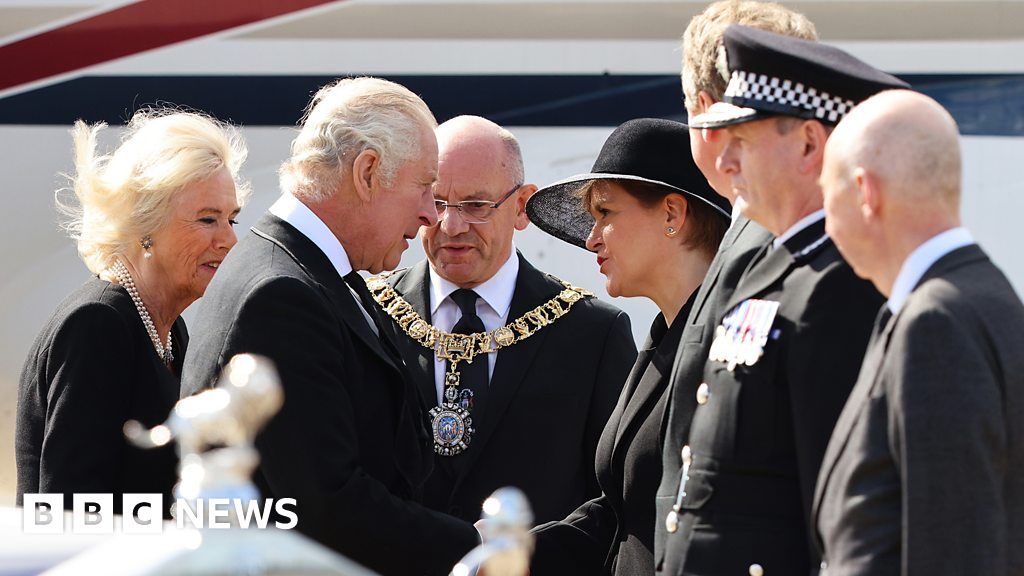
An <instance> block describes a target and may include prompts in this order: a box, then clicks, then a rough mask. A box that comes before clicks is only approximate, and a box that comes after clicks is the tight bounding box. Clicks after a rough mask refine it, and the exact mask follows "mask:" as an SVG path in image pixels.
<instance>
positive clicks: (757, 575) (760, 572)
mask: <svg viewBox="0 0 1024 576" xmlns="http://www.w3.org/2000/svg"><path fill="white" fill-rule="evenodd" d="M747 572H748V573H749V574H750V576H764V568H761V565H760V564H751V565H750V570H748V571H747Z"/></svg>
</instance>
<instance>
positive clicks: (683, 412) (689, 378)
mask: <svg viewBox="0 0 1024 576" xmlns="http://www.w3.org/2000/svg"><path fill="white" fill-rule="evenodd" d="M771 239H772V235H771V232H768V231H767V230H765V229H764V228H763V227H761V225H760V224H758V223H756V222H754V221H752V220H749V219H748V218H746V217H744V216H738V217H737V218H736V221H735V222H733V223H732V225H731V226H730V227H729V231H728V232H726V234H725V237H724V238H722V244H721V246H720V247H719V249H718V254H716V255H715V258H714V259H713V260H712V261H711V265H710V267H708V273H707V276H705V277H704V282H703V283H702V284H701V286H700V288H699V289H698V291H697V296H696V298H695V300H694V304H693V306H692V307H691V309H690V314H689V316H688V317H686V318H685V320H686V323H685V327H684V328H683V334H682V337H681V338H680V341H679V344H678V351H677V353H676V356H675V363H674V364H673V367H672V377H671V379H670V381H669V388H668V392H667V395H668V406H667V408H666V422H665V434H664V436H665V446H664V450H663V453H662V477H661V483H660V485H659V487H658V493H657V494H658V495H657V501H656V519H655V523H654V557H655V567H656V568H658V569H659V570H660V569H661V568H662V565H663V563H664V560H665V554H666V548H668V553H669V554H671V553H672V548H673V547H674V546H675V545H677V544H678V541H679V539H678V538H675V537H673V538H669V534H668V532H667V531H666V529H665V518H666V516H667V515H668V513H669V511H670V510H671V509H672V504H673V502H674V500H675V497H676V491H677V490H678V489H679V474H680V472H681V467H682V459H681V458H680V455H679V453H680V449H681V448H682V446H683V445H685V444H686V443H687V440H688V438H689V434H690V421H691V419H692V418H693V411H694V410H695V409H696V408H697V399H696V393H697V387H698V386H699V385H700V383H701V375H702V374H703V372H704V364H705V363H706V362H707V359H708V350H709V349H710V348H711V340H712V338H714V334H715V327H716V326H717V325H718V321H719V320H721V318H722V316H723V315H724V314H725V310H723V308H724V307H725V305H726V303H727V302H726V301H727V300H729V298H730V297H731V296H732V293H733V290H734V289H735V288H736V285H737V284H738V283H739V281H740V276H742V275H743V271H744V270H746V268H747V265H749V264H750V261H751V259H753V257H754V255H756V254H757V252H758V251H759V250H761V248H762V247H763V246H764V245H765V243H767V242H769V241H771Z"/></svg>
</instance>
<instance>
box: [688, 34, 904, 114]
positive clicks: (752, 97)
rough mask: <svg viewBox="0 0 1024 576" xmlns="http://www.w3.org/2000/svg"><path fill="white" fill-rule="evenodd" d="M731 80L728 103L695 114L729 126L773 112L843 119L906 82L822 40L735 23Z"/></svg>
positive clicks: (729, 53)
mask: <svg viewBox="0 0 1024 576" xmlns="http://www.w3.org/2000/svg"><path fill="white" fill-rule="evenodd" d="M723 44H724V45H725V52H726V57H727V58H728V62H729V74H730V76H729V85H728V86H727V87H726V89H725V94H724V95H723V97H722V100H723V101H722V102H716V103H715V104H713V105H712V106H711V107H710V108H708V110H707V111H706V112H704V113H703V114H699V115H697V116H695V117H693V118H691V119H690V126H692V127H694V128H723V127H725V126H731V125H733V124H739V123H741V122H750V121H752V120H759V119H761V118H766V117H769V116H778V115H783V116H794V117H796V118H804V119H808V120H819V121H821V122H823V123H825V124H838V123H839V121H840V120H842V119H843V116H845V115H846V114H847V113H848V112H849V111H850V110H851V109H852V108H853V107H854V106H856V105H857V104H859V103H860V102H862V101H864V100H867V99H868V98H869V97H871V96H873V95H874V94H877V93H879V92H881V91H883V90H890V89H894V88H909V87H910V85H909V84H907V83H906V82H904V81H902V80H900V79H899V78H896V77H895V76H892V75H890V74H886V73H885V72H882V71H881V70H879V69H877V68H875V67H873V66H871V65H870V64H867V63H865V62H862V61H861V60H858V59H857V58H855V57H853V56H851V55H850V54H848V53H846V52H844V51H842V50H840V49H839V48H836V47H835V46H829V45H828V44H823V43H821V42H813V41H810V40H802V39H800V38H792V37H790V36H783V35H781V34H775V33H772V32H767V31H765V30H759V29H757V28H750V27H748V26H741V25H739V24H731V25H729V27H728V28H726V29H725V35H724V37H723Z"/></svg>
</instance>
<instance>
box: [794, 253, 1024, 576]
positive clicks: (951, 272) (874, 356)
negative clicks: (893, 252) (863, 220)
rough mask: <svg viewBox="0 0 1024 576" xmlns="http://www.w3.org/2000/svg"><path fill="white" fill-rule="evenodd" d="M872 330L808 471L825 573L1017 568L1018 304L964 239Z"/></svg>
mask: <svg viewBox="0 0 1024 576" xmlns="http://www.w3.org/2000/svg"><path fill="white" fill-rule="evenodd" d="M886 312H887V311H886ZM887 316H888V315H883V316H881V317H880V320H884V319H885V318H886V317H887ZM876 334H877V337H876V338H875V339H873V341H872V344H871V346H870V347H869V348H868V353H867V355H866V356H865V358H864V366H863V368H862V370H861V373H860V378H859V379H858V381H857V385H856V386H855V387H854V389H853V392H852V393H851V394H850V399H849V401H848V402H847V403H846V407H845V408H843V412H842V415H841V416H840V417H839V422H838V423H837V424H836V428H835V431H834V432H833V433H832V438H831V440H830V441H829V444H828V450H827V451H826V452H825V459H824V462H823V463H822V467H821V472H820V474H819V475H818V485H817V491H816V493H815V500H814V502H815V506H814V516H813V518H814V524H813V526H815V527H816V528H817V534H818V535H819V538H820V539H819V540H818V542H819V543H821V544H823V545H824V550H825V560H826V562H827V563H828V568H827V571H828V574H830V575H839V576H842V575H861V574H863V575H869V574H870V575H872V576H874V575H878V576H885V575H889V574H892V575H899V574H929V575H932V574H935V575H950V576H952V575H959V574H979V575H980V574H985V575H986V576H1008V575H1020V574H1024V546H1022V544H1024V354H1021V351H1022V350H1024V306H1022V305H1021V302H1020V299H1019V298H1018V297H1017V295H1016V293H1015V292H1014V290H1013V287H1012V286H1011V285H1010V283H1009V282H1008V281H1007V280H1006V277H1005V276H1004V275H1003V273H1002V272H1000V271H999V269H998V268H996V266H995V265H994V264H993V263H992V261H991V260H989V258H988V256H986V255H985V253H984V252H983V251H982V250H981V248H980V247H978V246H977V245H970V246H964V247H962V248H959V249H957V250H954V251H953V252H950V253H949V254H946V255H945V256H943V257H942V258H940V259H939V260H938V261H936V262H935V263H934V264H933V265H932V266H931V267H930V268H929V270H928V271H927V272H926V273H925V275H924V276H923V277H922V278H921V281H920V282H919V283H918V285H917V286H916V287H915V288H914V290H913V292H912V293H911V294H910V296H909V297H908V298H907V301H906V302H905V303H904V305H903V307H902V308H901V309H900V311H899V313H898V314H897V315H896V316H895V317H893V318H892V319H891V320H890V321H889V322H888V323H887V324H882V323H879V326H878V329H877V330H876Z"/></svg>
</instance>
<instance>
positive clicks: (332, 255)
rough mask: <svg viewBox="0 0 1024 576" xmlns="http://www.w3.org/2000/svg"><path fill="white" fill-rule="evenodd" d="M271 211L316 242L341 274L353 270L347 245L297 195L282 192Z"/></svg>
mask: <svg viewBox="0 0 1024 576" xmlns="http://www.w3.org/2000/svg"><path fill="white" fill-rule="evenodd" d="M269 212H270V213H271V214H273V215H274V216H277V217H278V218H280V219H281V220H284V221H285V222H287V223H289V224H291V225H292V226H294V227H295V229H296V230H298V231H299V232H300V233H301V234H302V235H303V236H305V237H306V238H309V239H310V241H311V242H313V244H316V247H317V248H319V249H320V251H322V252H323V253H324V255H326V256H327V259H328V260H330V261H331V264H332V265H334V269H335V270H337V271H338V275H339V276H345V275H346V274H348V273H349V272H351V271H352V263H351V262H349V259H348V253H347V252H345V247H344V246H342V245H341V242H340V241H339V240H338V237H337V236H335V235H334V233H333V232H331V229H330V228H328V227H327V224H324V221H323V220H321V219H320V217H319V216H317V215H316V214H314V213H313V211H312V210H310V209H309V207H308V206H306V205H305V204H303V203H302V202H301V201H299V199H297V198H296V197H295V196H292V195H291V194H289V193H287V192H285V193H283V194H281V197H280V198H278V199H277V202H274V204H273V205H272V206H271V207H270V210H269Z"/></svg>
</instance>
